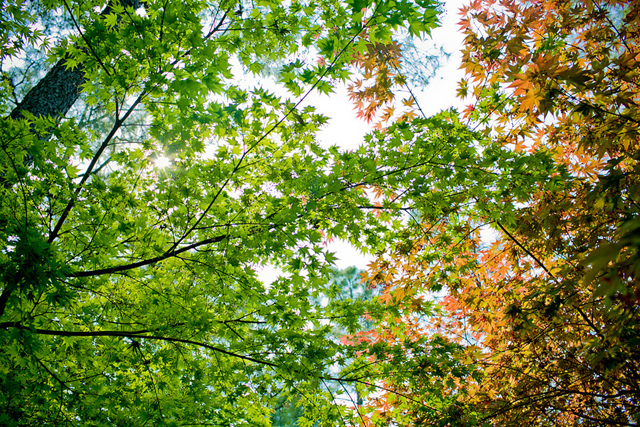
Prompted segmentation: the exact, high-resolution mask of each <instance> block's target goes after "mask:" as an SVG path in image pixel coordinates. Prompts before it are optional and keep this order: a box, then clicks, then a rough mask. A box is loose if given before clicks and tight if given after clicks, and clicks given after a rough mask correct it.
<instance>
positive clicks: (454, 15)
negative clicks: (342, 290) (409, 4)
mask: <svg viewBox="0 0 640 427" xmlns="http://www.w3.org/2000/svg"><path fill="white" fill-rule="evenodd" d="M463 3H464V1H463V0H446V1H445V13H444V16H442V17H441V22H442V25H441V26H440V27H439V28H437V29H435V30H433V32H432V38H433V41H434V42H435V44H436V45H437V46H442V47H443V48H444V50H445V51H446V52H448V53H450V54H451V55H450V57H449V58H448V60H446V62H444V63H443V65H442V67H441V68H440V69H439V70H438V72H437V74H436V75H435V76H434V77H433V78H432V80H431V83H430V84H429V85H428V86H427V87H425V88H415V87H412V88H411V89H412V91H413V93H414V94H415V96H416V98H417V99H418V103H419V104H420V107H421V108H422V110H423V111H424V112H425V114H427V116H430V115H433V114H435V113H437V112H439V111H441V110H443V109H447V108H449V107H456V108H458V109H462V103H461V101H460V100H459V99H457V98H456V96H455V93H456V89H457V83H458V81H459V80H460V79H461V78H462V77H463V72H462V71H461V70H459V67H460V58H461V55H460V49H461V47H462V40H463V37H462V35H461V34H460V33H458V26H457V22H458V21H459V15H458V11H459V9H460V7H461V6H462V5H463ZM304 105H314V106H315V107H316V109H317V111H318V112H319V113H322V114H324V115H326V116H327V117H330V118H331V120H330V121H329V124H328V125H327V126H326V128H325V129H324V130H323V131H322V132H321V133H320V134H319V140H320V141H321V142H323V143H325V144H326V146H330V145H334V144H336V145H338V146H340V147H342V148H344V149H355V148H356V147H358V146H359V145H360V144H361V143H362V141H363V139H364V136H365V135H366V134H367V133H368V132H370V131H371V126H370V125H368V124H367V123H365V122H364V121H363V120H361V119H359V118H357V117H356V112H355V110H354V109H353V105H352V104H351V102H350V101H349V99H348V97H347V91H346V88H341V89H338V90H337V91H336V93H333V94H331V95H330V96H325V95H319V94H317V93H312V94H310V95H309V96H308V97H307V99H306V102H305V104H304ZM328 248H329V250H330V251H332V252H335V253H336V256H337V258H338V259H337V261H336V267H337V268H340V269H344V268H347V267H349V266H352V265H355V266H357V267H358V268H362V269H364V268H366V266H367V264H368V263H369V262H371V261H372V260H373V257H372V256H369V255H364V254H362V253H360V252H359V251H358V250H357V249H356V248H354V247H353V246H351V245H350V244H348V243H346V242H344V241H334V242H332V243H331V244H330V245H329V246H328ZM278 273H279V272H278V270H276V269H273V268H269V267H267V268H264V269H263V270H262V271H261V273H260V274H261V278H262V279H263V280H264V281H265V283H270V282H272V281H273V280H275V278H276V277H277V276H278Z"/></svg>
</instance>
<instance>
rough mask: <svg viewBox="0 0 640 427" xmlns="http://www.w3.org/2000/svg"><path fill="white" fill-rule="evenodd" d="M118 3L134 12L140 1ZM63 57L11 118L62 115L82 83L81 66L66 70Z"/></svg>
mask: <svg viewBox="0 0 640 427" xmlns="http://www.w3.org/2000/svg"><path fill="white" fill-rule="evenodd" d="M120 4H122V6H124V7H127V6H131V7H133V8H134V9H137V8H138V7H140V5H141V1H140V0H121V1H120ZM111 10H112V9H111V2H109V4H108V5H107V7H106V8H105V9H104V10H103V11H102V12H101V13H100V16H101V17H102V16H106V15H108V14H109V13H111ZM66 61H67V58H66V57H65V58H62V59H61V60H60V61H58V63H57V64H56V65H54V67H53V68H52V69H51V70H49V72H48V73H47V75H46V76H44V78H43V79H42V80H40V81H39V82H38V84H37V85H35V86H34V87H33V88H31V90H30V91H29V92H28V93H27V94H26V95H25V97H24V99H23V100H22V102H20V104H18V105H17V106H16V108H14V109H13V111H12V112H11V115H10V117H11V118H12V119H18V118H20V117H22V114H23V112H25V111H28V112H30V113H31V114H33V115H34V116H36V117H43V116H51V117H56V116H64V115H65V114H67V112H68V111H69V109H70V108H71V107H72V106H73V104H74V103H75V102H76V101H77V99H78V96H80V85H82V83H84V81H85V78H84V67H83V66H82V64H78V65H77V66H76V67H75V68H73V69H71V68H67V66H66V64H65V63H66Z"/></svg>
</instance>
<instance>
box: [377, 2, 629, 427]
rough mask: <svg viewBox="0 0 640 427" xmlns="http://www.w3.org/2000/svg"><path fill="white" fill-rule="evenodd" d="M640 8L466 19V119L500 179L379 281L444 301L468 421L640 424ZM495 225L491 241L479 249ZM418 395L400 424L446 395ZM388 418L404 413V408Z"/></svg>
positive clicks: (405, 245)
mask: <svg viewBox="0 0 640 427" xmlns="http://www.w3.org/2000/svg"><path fill="white" fill-rule="evenodd" d="M638 7H639V6H638V4H637V2H626V1H615V2H607V3H604V2H598V1H594V2H591V1H590V2H586V3H585V4H584V5H583V4H582V3H576V2H571V1H553V2H551V1H549V2H548V1H544V0H542V1H535V2H519V1H497V2H495V1H483V0H479V1H474V2H472V3H471V4H470V5H469V6H467V7H466V8H464V9H463V20H462V21H461V28H462V29H463V31H464V32H465V34H466V40H465V49H464V51H463V64H464V66H465V68H466V70H467V74H468V78H467V79H465V80H463V81H462V82H461V85H460V91H459V93H460V94H461V95H462V96H467V95H471V97H472V100H473V103H472V104H471V105H470V106H469V107H468V108H467V109H466V111H465V112H464V115H465V117H467V118H469V119H471V120H472V123H474V122H475V123H474V126H475V127H476V128H479V129H481V131H480V134H481V135H484V136H483V138H484V142H481V143H479V144H478V143H475V142H474V143H472V145H471V146H469V148H468V149H472V148H471V147H473V150H474V151H476V152H477V151H480V153H481V154H479V156H480V159H483V160H481V161H488V162H489V163H488V164H486V168H487V169H485V172H486V173H490V174H494V173H496V172H499V171H504V172H506V173H505V174H504V178H503V179H504V180H501V179H498V181H494V182H491V183H488V185H486V186H484V188H480V187H477V186H475V189H474V186H473V185H470V184H463V185H461V184H459V185H458V186H456V187H453V188H451V187H450V188H449V189H448V191H449V192H450V193H449V194H451V193H453V194H455V198H453V200H452V199H451V198H450V199H448V200H447V199H445V198H444V197H442V196H440V200H438V199H435V200H436V202H435V203H433V202H432V203H433V204H432V205H429V204H427V203H425V205H426V207H423V208H421V209H420V216H419V217H418V218H416V221H414V222H413V224H414V226H413V227H410V228H409V229H408V230H407V232H406V236H407V237H406V239H405V240H404V241H403V242H402V243H401V244H399V245H398V247H397V248H396V250H395V251H394V252H393V253H392V254H387V255H386V256H385V257H383V258H381V259H380V260H379V261H378V262H377V263H376V264H375V265H374V266H373V268H372V271H371V272H370V273H369V275H370V277H374V278H375V277H379V278H380V280H379V281H378V283H380V284H381V286H383V287H384V290H383V295H387V297H386V298H387V299H391V298H402V299H403V300H404V301H405V304H406V305H407V306H409V308H411V304H414V302H413V301H414V300H415V298H416V295H418V296H419V297H420V296H421V293H424V292H425V291H432V292H433V291H440V290H445V291H446V293H447V295H446V296H445V298H444V300H443V301H442V303H441V306H442V308H443V310H444V311H443V312H442V315H440V316H438V318H437V321H436V320H432V324H431V327H430V328H426V330H424V331H421V333H420V336H431V335H433V334H437V333H439V334H443V335H444V336H446V337H447V338H448V339H450V340H453V341H454V342H457V343H459V344H461V345H464V351H463V352H462V354H458V355H457V356H456V360H458V361H461V362H464V363H465V365H466V366H467V367H468V368H469V369H479V374H478V375H471V376H467V377H465V378H464V379H463V380H461V381H457V382H453V383H452V385H451V388H450V389H449V390H446V393H447V396H450V397H453V398H454V400H455V401H456V404H457V405H458V407H459V409H460V411H459V412H458V414H457V416H456V417H455V418H454V420H455V422H456V423H458V424H462V425H464V424H471V425H473V424H488V425H523V424H526V425H548V424H553V425H598V426H599V425H635V424H636V423H637V422H638V421H639V420H640V410H639V408H638V404H637V402H638V397H639V395H640V387H639V380H640V378H639V377H638V371H639V366H638V360H640V347H639V342H638V340H637V336H638V328H639V324H638V317H637V316H638V308H637V307H638V305H637V302H638V299H639V297H640V289H639V288H638V271H639V267H638V266H639V265H640V262H639V259H638V249H639V248H638V245H639V241H638V237H637V236H638V227H639V225H640V220H639V219H638V213H639V210H638V208H639V205H638V201H637V197H638V195H639V194H640V191H639V190H640V187H639V185H638V179H637V177H638V174H637V171H638V158H639V156H638V142H639V141H638V135H639V134H638V123H640V122H639V118H640V117H639V116H638V108H637V107H638V103H639V102H640V95H639V92H638V83H639V81H638V72H637V61H638V60H639V59H640V58H639V57H638V53H639V48H638V34H639V33H638V31H637V29H638V25H639V23H640V21H639V16H640V15H639V14H638V12H639V9H638ZM480 139H481V141H482V138H480ZM490 147H500V150H499V151H496V149H495V148H490ZM476 155H478V154H476V153H474V154H469V155H468V156H471V157H473V156H476ZM535 158H538V159H541V158H546V159H547V160H545V161H544V163H543V164H544V165H545V166H543V167H540V166H541V164H540V163H536V162H535V161H532V159H535ZM550 159H552V160H553V162H551V163H547V162H548V161H549V160H550ZM490 163H493V164H494V166H493V167H491V166H490ZM451 164H452V167H453V168H454V170H452V171H451V172H450V174H451V175H452V176H454V177H459V176H467V175H469V174H470V173H472V172H471V170H469V169H468V167H465V164H464V163H460V160H459V159H457V158H455V156H454V157H453V162H452V163H451ZM545 169H546V174H547V175H546V177H545V172H544V170H545ZM456 170H458V172H456ZM536 174H538V176H535V177H534V175H536ZM523 180H524V181H523ZM458 182H460V181H458ZM524 182H528V184H527V185H523V183H524ZM445 194H447V193H446V192H445ZM421 198H424V193H423V194H422V195H421ZM426 200H429V201H433V200H434V197H433V196H432V195H429V197H428V198H426ZM454 201H455V202H454ZM433 206H436V207H437V208H438V209H439V210H440V211H439V213H438V215H435V216H434V215H432V214H431V212H433V209H434V208H433ZM488 227H491V229H492V230H493V233H494V234H495V240H494V241H493V242H487V237H486V236H487V235H486V234H485V235H484V237H482V234H481V230H487V228H488ZM407 296H409V297H407ZM412 310H413V311H410V313H414V314H413V315H414V316H415V312H419V307H417V308H413V309H412ZM396 336H397V335H396ZM422 375H424V376H425V378H426V380H429V379H433V378H434V374H433V373H432V372H430V371H428V370H425V371H423V372H422ZM394 390H403V389H402V388H401V385H396V386H395V388H394ZM413 392H414V394H411V397H412V399H414V404H413V405H412V406H410V409H407V406H406V404H405V406H404V410H405V411H407V410H408V411H409V412H410V413H411V414H412V416H413V418H414V419H418V418H419V411H420V410H421V408H424V406H425V405H426V404H427V402H429V400H430V399H433V395H432V393H433V392H432V391H430V390H427V392H423V391H422V390H421V389H419V388H414V389H413ZM385 404H386V405H387V406H390V407H393V408H395V410H396V413H397V412H398V411H400V409H399V408H401V407H402V404H403V402H400V403H393V402H390V401H389V400H387V401H386V403H385ZM454 420H451V419H449V418H447V416H446V414H445V413H440V414H435V415H433V416H432V417H431V419H430V421H429V422H431V423H432V424H434V425H439V424H443V423H453V422H454Z"/></svg>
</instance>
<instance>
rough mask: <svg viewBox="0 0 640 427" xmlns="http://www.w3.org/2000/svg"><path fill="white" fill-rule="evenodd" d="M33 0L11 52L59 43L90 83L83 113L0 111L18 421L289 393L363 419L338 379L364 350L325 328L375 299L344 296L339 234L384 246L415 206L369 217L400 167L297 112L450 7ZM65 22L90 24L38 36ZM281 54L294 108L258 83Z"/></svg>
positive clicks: (202, 407)
mask: <svg viewBox="0 0 640 427" xmlns="http://www.w3.org/2000/svg"><path fill="white" fill-rule="evenodd" d="M36 6H37V7H34V8H33V10H32V9H28V8H27V6H26V5H25V4H23V3H17V4H15V6H12V7H11V8H10V9H8V12H7V13H9V15H5V14H3V15H2V19H3V27H2V28H3V30H2V31H3V33H2V34H1V35H0V36H1V37H2V39H1V41H2V43H3V51H2V55H3V56H4V58H11V59H16V58H17V55H18V53H19V51H20V50H27V49H32V50H33V49H38V48H43V47H44V46H46V44H38V43H39V41H37V40H36V38H37V37H44V39H43V41H42V43H49V46H51V48H50V49H49V50H46V51H42V52H41V53H40V54H44V55H45V56H46V58H47V60H48V61H49V62H50V63H51V64H53V63H56V62H57V61H58V60H60V59H61V60H62V62H61V64H63V68H64V70H66V71H69V70H71V71H73V70H75V71H77V72H81V73H82V75H83V76H84V77H83V80H82V85H81V87H80V88H79V90H81V91H82V94H81V100H80V101H79V102H80V103H79V104H76V106H75V107H74V108H73V109H71V110H70V111H69V113H67V117H59V115H56V116H54V117H36V115H35V114H33V113H31V112H30V111H29V110H28V109H25V108H23V106H22V105H18V106H15V107H14V106H12V105H11V104H10V103H9V102H8V101H7V100H6V99H5V100H3V103H2V104H0V105H1V106H2V108H3V111H2V112H3V116H4V117H5V118H4V119H2V120H1V121H0V148H1V150H0V181H1V182H2V188H1V189H0V191H1V192H2V195H1V197H2V204H1V205H0V224H1V226H0V237H1V239H0V240H1V242H2V247H1V248H0V277H1V280H2V294H1V296H0V316H1V317H0V349H1V350H0V389H1V390H2V392H1V393H0V408H2V409H1V410H0V424H2V425H7V426H14V425H83V426H84V425H87V426H106V425H109V426H111V425H132V426H133V425H138V426H143V425H205V424H208V425H234V426H236V425H256V426H260V425H269V424H270V419H271V413H272V411H273V410H274V408H277V407H278V405H279V404H282V402H285V401H287V402H293V403H292V404H294V405H295V406H296V408H300V410H301V411H302V415H301V416H300V417H299V418H298V419H299V424H300V425H342V424H344V422H345V420H347V419H349V418H351V417H352V416H354V414H353V411H352V410H351V409H349V408H346V407H344V406H341V405H337V404H335V398H334V391H333V390H334V389H335V386H333V388H332V386H330V385H329V383H334V384H340V383H341V381H342V380H341V378H339V377H337V376H336V375H337V374H336V372H337V371H336V370H337V369H346V368H347V367H348V366H350V365H352V364H353V363H356V362H355V361H357V360H359V358H358V355H357V354H356V352H357V351H358V348H356V347H353V346H348V345H344V344H342V343H340V342H338V340H337V339H336V338H335V335H334V331H335V325H332V324H329V323H327V322H325V321H324V320H325V319H341V320H340V322H341V323H339V325H340V327H343V326H344V327H346V328H349V329H351V330H353V329H354V328H355V327H357V325H358V322H359V321H360V318H361V316H362V315H363V313H364V311H365V308H364V307H365V304H364V303H363V302H362V301H361V302H359V303H358V302H354V301H348V300H345V301H342V300H341V299H340V296H339V295H338V294H337V293H336V292H334V290H333V289H332V285H331V277H332V274H334V273H332V270H331V254H328V253H327V252H326V249H325V247H324V245H323V243H324V241H325V239H327V238H333V237H336V238H344V239H347V240H350V241H352V242H354V243H356V244H358V245H359V246H360V247H362V248H364V249H367V248H368V249H379V248H381V247H382V246H383V244H382V242H380V241H379V240H378V236H381V235H384V234H388V233H390V230H391V228H393V227H394V226H395V225H394V223H391V222H386V219H387V218H390V217H392V216H396V217H397V216H399V215H400V214H399V213H397V212H396V213H393V212H391V213H389V214H388V215H389V216H386V217H385V218H382V219H383V220H384V221H381V220H380V218H378V217H376V216H375V215H370V214H369V213H368V212H369V208H368V206H369V204H370V202H369V197H368V195H367V191H366V190H367V188H368V187H370V186H371V185H373V184H375V183H376V182H378V181H380V182H382V181H384V180H385V179H386V178H385V177H386V176H387V175H386V174H387V172H386V171H387V170H388V169H389V168H398V167H399V166H398V164H397V162H395V161H393V159H389V161H391V163H388V164H378V163H376V161H375V159H374V158H372V157H371V156H369V154H368V153H365V152H358V153H342V152H340V151H338V150H337V149H335V148H333V149H331V150H329V151H327V150H324V149H323V148H321V147H320V146H319V145H318V144H317V142H316V141H315V133H316V132H317V131H318V129H319V128H320V127H321V126H322V125H323V124H324V123H326V121H327V118H326V117H323V116H320V115H318V114H317V113H316V112H315V111H314V109H313V108H312V107H305V108H302V107H300V108H298V105H297V104H296V102H299V101H300V96H301V95H302V94H303V93H307V92H308V91H310V90H312V89H317V90H319V91H321V92H324V93H329V92H331V90H332V85H333V84H334V83H335V82H339V81H342V80H344V79H346V78H347V77H348V76H349V73H350V69H349V63H350V61H351V60H352V58H353V49H354V46H356V45H358V41H359V37H360V34H361V33H362V32H363V29H364V28H365V27H366V28H367V29H368V30H370V31H371V32H372V33H375V34H376V37H377V38H378V39H381V40H382V39H385V38H388V37H389V35H390V34H391V33H392V32H393V31H394V30H396V29H398V28H400V27H404V28H409V29H410V31H411V32H412V34H419V33H424V32H425V31H426V30H425V28H428V27H431V26H433V25H434V24H435V18H434V17H433V16H432V14H429V13H428V10H429V9H430V8H432V7H433V6H432V5H431V3H425V2H417V3H412V2H403V3H402V4H401V7H400V8H398V9H396V8H394V7H392V6H391V5H389V4H386V3H380V4H368V3H364V4H357V5H356V4H349V3H341V2H335V1H332V0H327V1H320V2H314V3H313V4H308V3H306V2H299V1H293V2H280V1H259V2H242V1H223V2H219V3H218V2H206V1H200V0H187V1H186V2H180V3H179V4H178V3H171V2H164V1H147V2H145V3H144V4H142V5H140V4H137V2H122V3H117V2H113V3H109V6H108V9H104V8H105V4H104V2H100V1H92V2H76V3H73V2H56V1H46V2H42V3H38V4H37V5H36ZM361 6H362V7H366V8H367V10H362V8H361ZM28 12H32V13H28ZM3 13H4V12H3ZM51 16H64V18H63V19H61V22H60V26H59V27H58V28H59V29H60V31H62V30H66V29H68V28H71V29H72V30H71V31H69V32H67V31H65V32H63V33H60V32H59V33H56V32H55V31H54V29H55V28H54V26H49V25H47V26H46V31H45V32H44V33H43V35H39V34H37V33H34V32H33V31H32V30H33V26H34V25H37V24H39V23H43V22H49V23H50V22H53V20H52V19H51ZM425 17H426V18H425ZM5 23H7V24H6V25H5ZM26 34H31V36H29V37H31V38H29V37H27V36H26ZM18 39H20V40H24V42H22V45H15V46H16V47H15V48H14V47H11V46H9V47H5V45H6V44H7V43H9V42H8V41H7V40H18ZM27 45H28V46H27ZM12 49H13V50H12ZM318 52H319V53H320V54H321V55H322V56H323V58H321V61H320V63H321V65H318V64H319V61H318V58H317V56H316V55H317V53H318ZM279 62H281V63H283V64H295V65H294V66H291V65H285V66H283V68H282V70H281V72H280V73H279V75H280V76H281V80H282V81H283V83H284V85H285V87H286V88H287V89H289V90H290V91H291V92H292V93H293V94H294V96H296V98H295V99H288V98H286V97H284V96H280V95H276V94H274V93H271V92H269V91H267V90H265V89H263V88H261V87H260V86H259V84H258V85H254V86H252V85H250V84H249V85H247V84H244V83H243V82H242V81H241V80H242V79H241V77H242V76H243V75H244V74H258V73H260V72H261V70H262V69H263V68H264V64H272V63H279ZM3 66H4V65H3ZM24 66H25V67H28V66H29V62H28V61H27V62H26V63H25V64H24ZM18 68H20V64H19V63H18V62H14V69H13V71H12V72H13V73H14V75H15V76H26V75H28V70H21V71H20V70H18ZM53 69H54V70H58V71H59V69H58V68H56V67H54V68H53ZM3 71H6V70H5V69H3ZM37 75H39V74H34V75H30V77H28V78H27V79H26V80H25V83H24V84H25V85H28V84H32V83H33V80H34V79H35V77H36V76H37ZM49 78H51V74H49V75H47V77H46V78H45V79H44V80H42V84H43V85H44V87H45V88H47V87H49V86H47V85H51V84H54V83H56V81H55V78H54V79H53V80H47V79H49ZM5 82H6V79H5ZM2 91H3V92H2V94H3V95H7V97H6V98H7V99H12V98H14V97H15V96H21V95H22V94H24V93H25V92H26V91H22V89H21V90H18V91H15V88H14V87H12V86H11V85H10V84H5V83H3V86H2ZM72 95H74V94H72ZM27 96H28V95H27ZM56 96H60V95H58V94H57V93H56V92H55V90H52V91H50V92H49V94H48V95H46V96H43V97H42V98H41V99H39V100H37V102H42V103H46V102H49V101H51V99H52V98H51V97H56ZM47 97H49V98H47ZM14 108H15V109H17V110H19V111H20V115H16V116H15V117H19V118H17V119H12V118H10V117H8V116H9V113H10V112H11V111H12V110H14ZM21 108H22V110H20V109H21ZM162 157H166V158H168V159H169V160H170V166H168V167H159V166H158V165H157V164H156V160H157V159H159V158H162ZM395 224H396V225H397V224H398V222H396V223H395ZM267 264H272V265H276V266H278V267H280V268H281V269H282V270H283V272H284V273H283V275H282V276H281V277H279V278H278V279H277V280H276V281H274V282H273V283H271V284H269V285H266V284H265V283H263V282H262V281H261V280H260V277H259V275H258V273H257V272H258V271H259V269H260V267H261V266H263V265H267ZM319 298H327V303H326V304H318V303H317V301H318V300H319ZM379 311H382V310H379Z"/></svg>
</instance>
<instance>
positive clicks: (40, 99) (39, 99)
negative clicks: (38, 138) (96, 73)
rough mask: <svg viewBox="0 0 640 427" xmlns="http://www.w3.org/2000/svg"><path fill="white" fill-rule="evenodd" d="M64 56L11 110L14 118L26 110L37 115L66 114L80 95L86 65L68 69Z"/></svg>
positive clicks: (20, 115)
mask: <svg viewBox="0 0 640 427" xmlns="http://www.w3.org/2000/svg"><path fill="white" fill-rule="evenodd" d="M66 61H67V59H66V58H63V59H61V60H60V61H58V63H57V64H56V65H54V66H53V68H52V69H51V70H50V71H49V72H48V73H47V75H46V76H44V78H43V79H42V80H40V81H39V82H38V84H37V85H35V86H34V87H33V88H32V89H31V90H30V91H29V92H28V93H27V94H26V95H25V97H24V99H23V100H22V102H21V103H20V104H18V105H17V106H16V108H14V109H13V111H12V112H11V116H10V117H11V118H12V119H18V118H20V117H22V113H23V112H25V111H28V112H30V113H31V114H33V115H34V116H36V117H43V116H45V117H46V116H51V117H56V116H64V115H65V114H67V112H68V111H69V109H70V108H71V106H72V105H73V104H74V103H75V102H76V100H77V99H78V96H79V95H80V85H82V83H84V81H85V78H84V67H82V65H78V66H77V67H75V68H73V69H68V68H67V66H66V65H65V63H66Z"/></svg>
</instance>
